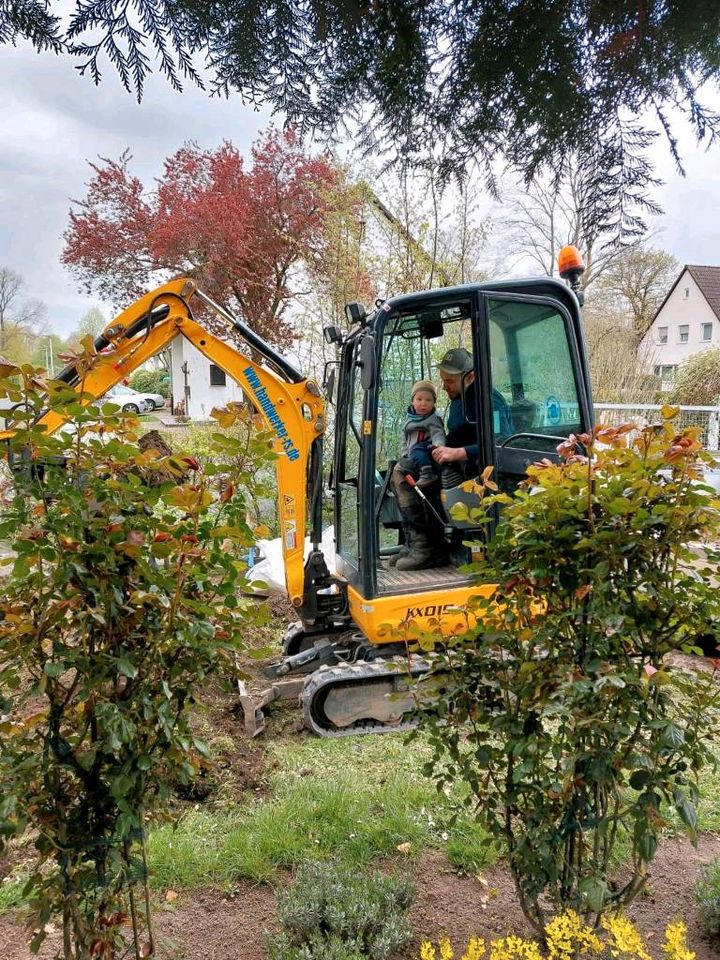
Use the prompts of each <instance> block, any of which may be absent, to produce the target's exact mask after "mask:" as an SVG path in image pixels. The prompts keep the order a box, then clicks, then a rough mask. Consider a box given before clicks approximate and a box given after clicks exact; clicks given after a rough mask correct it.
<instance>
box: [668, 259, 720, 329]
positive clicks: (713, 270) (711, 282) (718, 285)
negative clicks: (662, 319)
mask: <svg viewBox="0 0 720 960" xmlns="http://www.w3.org/2000/svg"><path fill="white" fill-rule="evenodd" d="M686 270H687V272H688V273H689V274H690V276H691V277H692V278H693V280H694V281H695V283H696V284H697V285H698V287H699V288H700V293H702V295H703V296H704V297H705V299H706V300H707V302H708V305H709V306H710V309H711V310H712V312H713V313H714V314H715V316H716V317H717V318H718V320H720V267H704V266H699V265H698V264H693V263H686V264H685V266H684V267H683V268H682V270H681V271H680V273H679V275H678V278H677V280H676V281H675V283H674V284H673V285H672V287H670V289H669V291H668V293H667V296H666V297H665V299H664V300H663V302H662V303H661V304H660V307H659V308H658V310H657V311H656V313H655V316H654V317H653V323H655V321H656V320H657V318H658V316H659V315H660V313H661V312H662V309H663V307H664V306H665V304H666V303H667V302H668V300H669V299H670V297H671V295H672V292H673V290H674V289H675V287H676V286H677V285H678V284H679V283H680V281H681V280H682V278H683V276H684V274H685V271H686Z"/></svg>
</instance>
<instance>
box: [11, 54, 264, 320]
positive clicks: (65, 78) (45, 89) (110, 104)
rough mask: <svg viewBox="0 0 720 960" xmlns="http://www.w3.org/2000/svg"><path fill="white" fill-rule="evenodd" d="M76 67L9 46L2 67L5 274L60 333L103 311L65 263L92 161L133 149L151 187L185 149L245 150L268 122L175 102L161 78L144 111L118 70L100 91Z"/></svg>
mask: <svg viewBox="0 0 720 960" xmlns="http://www.w3.org/2000/svg"><path fill="white" fill-rule="evenodd" d="M73 63H74V61H73V60H71V59H70V58H68V57H55V56H53V55H51V54H47V53H45V54H40V55H38V54H36V53H34V52H33V51H32V50H30V49H29V48H28V47H27V46H18V47H17V48H13V47H8V46H5V47H3V51H2V57H0V103H2V104H3V106H2V109H0V119H1V122H2V131H3V134H2V138H3V139H2V151H1V152H0V264H1V265H3V266H8V267H11V268H12V269H13V270H16V271H18V272H19V273H21V274H22V275H23V277H24V278H25V281H26V291H27V293H28V294H29V295H32V296H35V297H39V298H40V299H42V300H44V301H45V302H46V303H47V305H48V316H49V324H50V327H51V328H52V329H53V330H55V331H57V332H60V333H64V332H67V331H69V330H70V329H71V328H72V327H73V326H74V325H75V323H76V322H77V320H78V319H79V318H80V317H81V316H82V315H83V313H85V311H86V310H88V309H89V307H91V306H93V305H95V304H96V303H97V301H96V300H95V299H94V298H88V297H86V296H84V295H82V294H79V293H78V292H77V290H76V288H75V284H74V282H73V280H72V279H71V277H70V275H69V274H68V272H67V271H66V270H65V268H64V267H63V266H62V265H61V264H60V261H59V258H60V254H61V251H62V246H63V244H62V234H63V231H64V230H65V228H66V226H67V222H68V210H69V208H70V199H71V198H75V199H78V198H81V197H82V196H83V195H84V193H85V186H84V185H85V183H86V182H87V180H88V179H89V176H90V175H91V171H90V168H89V167H88V165H87V162H86V161H87V160H95V159H96V158H97V157H98V156H104V157H111V158H117V157H119V155H120V154H121V153H122V152H123V150H125V149H127V148H129V149H130V151H131V153H132V154H133V157H134V159H133V171H134V172H135V173H137V175H138V176H140V177H141V178H142V179H143V180H144V181H145V182H148V181H149V180H151V178H152V177H154V176H157V175H159V173H160V172H161V169H162V163H163V160H164V159H165V158H166V157H167V156H169V155H170V154H172V153H174V152H175V151H176V150H177V149H178V147H180V146H181V145H182V144H183V143H184V142H185V141H187V140H195V141H197V142H198V143H199V144H200V146H202V147H214V146H217V145H218V144H219V143H220V142H221V141H222V140H224V139H228V140H232V141H233V143H235V145H236V146H237V147H238V148H240V149H241V150H247V149H248V148H249V146H250V144H251V143H252V141H253V140H254V139H255V137H256V136H257V133H258V131H259V130H260V129H262V128H263V127H264V126H266V125H267V123H268V122H269V120H270V115H269V113H268V112H267V111H264V112H256V111H254V110H253V109H251V108H249V107H244V106H243V105H242V103H241V101H240V99H239V98H238V97H236V98H233V99H231V100H220V99H216V98H210V97H209V96H208V95H207V94H206V93H203V92H202V91H200V90H198V89H197V88H196V87H191V86H188V87H187V88H186V90H185V91H184V92H183V93H182V94H177V93H175V92H174V91H173V90H172V89H171V88H170V87H169V85H168V84H167V82H166V81H165V80H164V79H163V78H162V77H158V76H153V77H151V78H150V79H149V81H148V84H147V88H146V93H145V97H144V98H143V101H142V103H141V104H138V103H137V102H136V101H135V100H134V99H133V97H132V96H131V95H129V94H128V93H127V92H126V91H124V90H123V89H122V87H121V85H120V83H119V81H118V79H117V77H116V76H115V75H114V73H113V71H112V68H108V69H107V71H106V74H105V76H104V79H103V82H102V83H101V85H100V86H99V87H95V86H94V85H93V83H92V82H91V81H90V79H89V78H87V77H81V76H79V74H78V73H77V71H76V70H75V69H74V67H73ZM99 305H100V307H101V308H102V307H103V305H102V304H99ZM105 312H106V314H108V315H109V314H110V311H109V310H107V309H106V310H105Z"/></svg>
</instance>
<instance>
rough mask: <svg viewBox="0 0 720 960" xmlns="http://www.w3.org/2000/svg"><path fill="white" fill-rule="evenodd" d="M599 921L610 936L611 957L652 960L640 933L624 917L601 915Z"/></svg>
mask: <svg viewBox="0 0 720 960" xmlns="http://www.w3.org/2000/svg"><path fill="white" fill-rule="evenodd" d="M601 923H602V925H603V928H604V929H605V930H607V932H608V933H609V934H610V936H611V937H612V943H611V944H610V956H611V957H613V958H618V960H624V958H634V960H652V958H651V957H650V955H649V954H648V953H647V951H646V950H645V947H644V946H643V942H642V939H641V938H640V934H639V933H638V932H637V930H636V929H635V927H634V926H633V925H632V923H630V921H629V920H627V919H626V918H625V917H603V918H602V920H601Z"/></svg>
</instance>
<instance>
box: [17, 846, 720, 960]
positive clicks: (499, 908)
mask: <svg viewBox="0 0 720 960" xmlns="http://www.w3.org/2000/svg"><path fill="white" fill-rule="evenodd" d="M717 856H720V838H718V837H715V836H711V835H705V836H702V837H701V838H700V841H699V843H698V846H697V848H694V847H692V846H691V844H690V843H689V842H688V841H686V840H666V841H665V842H664V843H663V844H662V845H661V847H660V850H659V852H658V855H657V857H656V859H655V862H654V863H653V865H652V870H651V882H650V885H649V888H648V891H647V893H646V894H645V895H644V896H642V897H641V898H640V899H639V900H638V901H637V902H636V903H635V904H633V906H632V908H631V909H630V911H629V914H630V916H631V918H632V919H633V920H634V921H635V923H636V924H637V927H638V929H639V930H640V931H641V932H642V933H643V935H644V937H645V938H646V940H647V943H648V945H649V946H650V949H651V952H652V953H653V955H657V956H660V954H661V951H660V944H661V942H662V938H663V932H664V929H665V926H666V924H667V923H668V921H670V920H672V919H673V918H675V917H682V918H683V919H684V920H685V922H686V923H687V926H688V933H689V936H688V943H689V946H690V948H691V949H692V950H694V951H695V953H696V955H697V960H717V958H718V956H719V955H720V946H719V945H717V944H714V945H713V944H710V943H708V942H706V941H704V940H703V938H702V932H701V930H700V927H699V925H698V920H697V913H696V910H695V906H694V901H693V894H692V887H693V884H694V882H695V879H696V878H697V876H698V873H699V870H700V866H701V865H702V864H704V863H708V862H709V861H710V860H712V859H713V858H714V857H717ZM396 869H398V868H397V867H396ZM413 874H414V877H415V881H416V885H417V894H416V898H415V903H414V904H413V907H412V909H411V920H412V927H413V931H414V940H413V942H412V944H411V945H410V946H409V947H408V948H407V949H406V950H405V951H403V953H402V954H401V955H399V956H398V957H397V960H417V957H418V955H419V945H420V942H421V940H423V939H426V938H427V939H430V940H434V941H437V939H438V938H439V937H440V936H442V935H448V936H449V937H450V938H451V939H452V941H453V942H454V944H455V945H456V947H458V948H460V947H463V948H464V946H465V945H466V943H467V940H468V938H469V937H470V936H472V935H476V936H481V937H485V938H490V939H492V938H496V937H501V936H504V935H506V934H508V933H515V934H521V935H522V934H524V935H528V936H529V935H530V930H529V928H528V927H527V925H526V924H525V921H524V918H523V916H522V913H521V911H520V909H519V907H518V905H517V900H516V898H515V892H514V889H513V884H512V880H511V878H510V875H509V873H508V871H507V869H506V868H505V867H504V866H502V865H499V866H497V867H493V868H492V869H490V870H487V871H486V872H485V873H484V874H483V875H482V879H480V878H478V877H468V876H464V877H462V876H458V875H457V874H455V873H453V872H452V870H451V868H450V865H449V863H448V861H447V859H446V858H445V856H444V854H442V853H429V854H427V855H425V856H424V857H422V859H421V860H420V861H419V862H418V863H417V864H415V866H414V868H413ZM274 923H275V891H274V890H273V888H272V887H269V886H252V885H250V884H246V883H240V884H238V885H237V887H236V888H235V890H234V891H233V894H232V895H228V894H226V893H223V892H222V891H219V890H211V889H203V890H195V891H193V892H191V893H190V892H183V893H181V894H180V896H179V898H178V900H177V903H176V905H174V906H173V907H172V908H168V907H166V906H164V905H163V906H161V907H159V908H158V909H157V911H156V913H155V927H156V936H157V938H158V941H159V949H158V956H159V957H162V958H165V960H171V958H172V960H265V957H266V955H267V953H266V948H265V943H266V935H267V933H268V932H271V931H272V930H273V929H274ZM59 947H60V939H59V935H58V932H57V931H56V932H55V933H53V934H52V935H51V936H50V937H49V938H48V940H47V941H46V943H45V945H44V946H43V949H42V950H41V952H40V954H39V957H40V960H50V958H51V957H52V956H53V955H54V953H55V951H56V950H57V949H59ZM0 957H2V958H3V960H32V957H33V954H31V953H30V951H29V950H28V949H27V947H26V945H25V932H24V930H23V929H22V927H21V926H19V924H18V920H17V918H14V917H12V916H9V915H8V916H4V917H0Z"/></svg>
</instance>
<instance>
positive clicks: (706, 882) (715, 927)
mask: <svg viewBox="0 0 720 960" xmlns="http://www.w3.org/2000/svg"><path fill="white" fill-rule="evenodd" d="M695 900H696V902H697V905H698V912H699V914H700V922H701V924H702V927H703V930H704V931H705V933H706V935H707V936H708V937H710V938H711V939H713V940H717V939H720V857H717V858H716V859H715V860H713V862H712V863H709V864H707V865H706V866H704V867H703V868H702V870H701V871H700V879H699V880H698V881H697V883H696V884H695Z"/></svg>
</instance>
